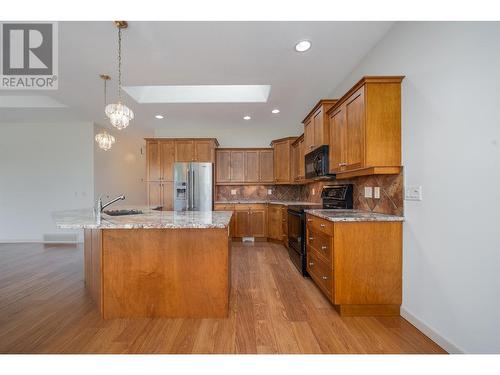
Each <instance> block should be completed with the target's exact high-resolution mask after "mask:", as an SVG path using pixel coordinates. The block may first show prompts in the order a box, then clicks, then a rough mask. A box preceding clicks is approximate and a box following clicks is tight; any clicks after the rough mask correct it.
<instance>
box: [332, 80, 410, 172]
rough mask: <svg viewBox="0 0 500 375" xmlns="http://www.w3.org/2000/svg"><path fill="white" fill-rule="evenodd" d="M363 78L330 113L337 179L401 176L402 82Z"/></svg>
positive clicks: (333, 161)
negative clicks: (367, 176) (376, 175)
mask: <svg viewBox="0 0 500 375" xmlns="http://www.w3.org/2000/svg"><path fill="white" fill-rule="evenodd" d="M403 78H404V77H401V76H396V77H364V78H363V79H361V80H360V81H359V82H358V83H357V84H356V85H355V86H354V87H353V88H351V90H349V91H348V92H347V94H345V95H344V96H343V97H342V98H341V99H340V100H339V101H338V102H337V103H336V104H335V105H334V106H333V107H332V108H331V109H330V110H329V111H328V113H327V114H328V123H329V139H330V142H329V144H330V147H329V166H330V172H331V173H335V174H336V175H337V179H342V178H350V177H355V176H362V175H372V174H392V173H399V171H400V166H401V81H402V80H403Z"/></svg>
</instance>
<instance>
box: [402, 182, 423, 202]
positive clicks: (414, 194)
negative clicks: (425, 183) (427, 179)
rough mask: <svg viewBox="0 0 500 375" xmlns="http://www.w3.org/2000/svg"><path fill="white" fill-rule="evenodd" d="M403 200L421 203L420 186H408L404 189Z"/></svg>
mask: <svg viewBox="0 0 500 375" xmlns="http://www.w3.org/2000/svg"><path fill="white" fill-rule="evenodd" d="M405 200H407V201H421V200H422V186H417V185H410V186H407V187H406V189H405Z"/></svg>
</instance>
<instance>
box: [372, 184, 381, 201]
mask: <svg viewBox="0 0 500 375" xmlns="http://www.w3.org/2000/svg"><path fill="white" fill-rule="evenodd" d="M373 198H375V199H380V186H375V187H374V188H373Z"/></svg>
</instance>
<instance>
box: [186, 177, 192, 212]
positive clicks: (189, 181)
mask: <svg viewBox="0 0 500 375" xmlns="http://www.w3.org/2000/svg"><path fill="white" fill-rule="evenodd" d="M190 209H191V170H190V169H189V168H188V170H187V206H186V210H187V211H189V210H190Z"/></svg>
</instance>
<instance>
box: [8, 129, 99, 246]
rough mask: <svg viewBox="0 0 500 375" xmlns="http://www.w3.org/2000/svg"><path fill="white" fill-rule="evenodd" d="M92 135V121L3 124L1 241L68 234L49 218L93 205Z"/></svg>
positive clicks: (39, 239)
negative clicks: (61, 212) (59, 212)
mask: <svg viewBox="0 0 500 375" xmlns="http://www.w3.org/2000/svg"><path fill="white" fill-rule="evenodd" d="M93 131H94V128H93V124H92V123H90V122H74V123H29V124H28V123H26V124H23V123H15V124H10V123H0V242H10V241H41V240H42V238H43V235H44V234H54V233H61V232H62V233H68V232H69V231H67V230H64V231H62V230H58V229H56V227H55V225H54V221H53V219H52V216H51V213H52V212H53V211H57V210H65V209H72V208H84V207H91V206H92V202H93V194H94V180H93V166H94V164H93V147H94V146H93V144H92V142H93ZM77 232H78V231H76V232H75V233H77Z"/></svg>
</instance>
